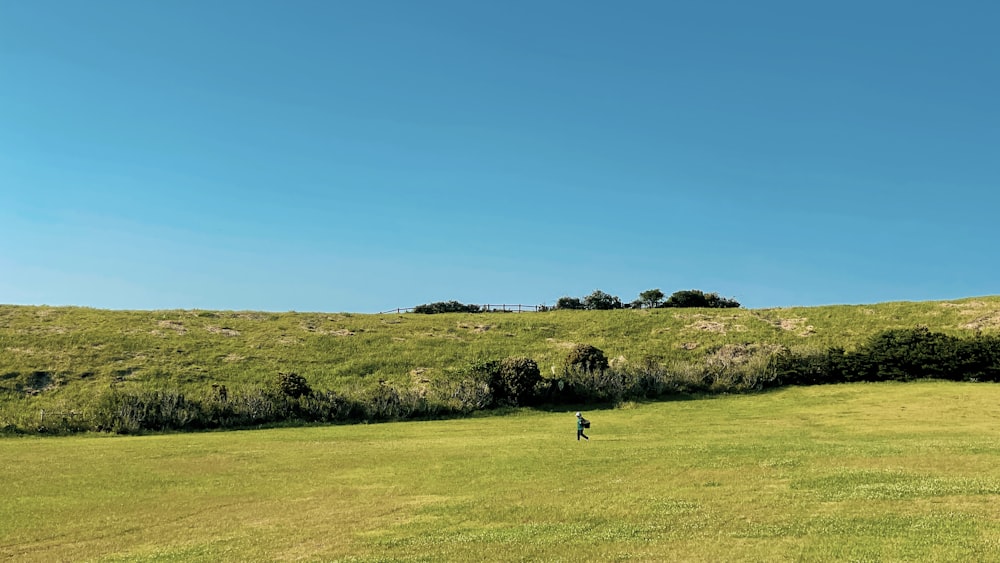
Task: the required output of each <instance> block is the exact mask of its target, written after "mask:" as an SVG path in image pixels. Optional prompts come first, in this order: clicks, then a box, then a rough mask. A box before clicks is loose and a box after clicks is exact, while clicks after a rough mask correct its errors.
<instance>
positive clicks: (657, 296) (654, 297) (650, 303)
mask: <svg viewBox="0 0 1000 563" xmlns="http://www.w3.org/2000/svg"><path fill="white" fill-rule="evenodd" d="M638 302H639V304H640V305H641V306H642V307H645V308H646V309H655V308H656V307H659V306H660V304H661V303H663V292H662V291H660V290H659V289H647V290H646V291H643V292H642V293H640V294H639V299H638Z"/></svg>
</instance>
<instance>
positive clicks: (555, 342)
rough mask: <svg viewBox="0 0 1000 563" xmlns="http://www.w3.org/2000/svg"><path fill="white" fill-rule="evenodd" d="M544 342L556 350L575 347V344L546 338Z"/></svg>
mask: <svg viewBox="0 0 1000 563" xmlns="http://www.w3.org/2000/svg"><path fill="white" fill-rule="evenodd" d="M545 341H546V342H548V343H549V344H552V345H553V346H555V347H556V348H566V349H567V350H568V349H570V348H572V347H574V346H576V342H566V341H564V340H556V339H555V338H546V339H545Z"/></svg>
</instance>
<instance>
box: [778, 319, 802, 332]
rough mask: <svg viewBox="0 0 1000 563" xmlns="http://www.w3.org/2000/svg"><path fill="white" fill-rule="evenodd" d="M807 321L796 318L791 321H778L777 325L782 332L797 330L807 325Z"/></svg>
mask: <svg viewBox="0 0 1000 563" xmlns="http://www.w3.org/2000/svg"><path fill="white" fill-rule="evenodd" d="M805 322H806V319H805V318H804V317H795V318H791V319H780V320H779V321H777V323H776V324H777V325H778V327H779V328H781V330H796V329H798V328H799V327H800V326H802V325H803V324H805Z"/></svg>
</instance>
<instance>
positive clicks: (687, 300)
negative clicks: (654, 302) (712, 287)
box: [661, 289, 740, 309]
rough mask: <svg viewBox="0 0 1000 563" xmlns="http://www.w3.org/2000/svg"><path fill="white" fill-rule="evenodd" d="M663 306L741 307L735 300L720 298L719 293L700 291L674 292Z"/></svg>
mask: <svg viewBox="0 0 1000 563" xmlns="http://www.w3.org/2000/svg"><path fill="white" fill-rule="evenodd" d="M661 306H662V307H707V308H711V309H726V308H736V307H739V306H740V304H739V302H737V301H736V300H735V299H727V298H725V297H719V294H718V293H705V292H703V291H701V290H700V289H688V290H684V291H676V292H674V293H673V294H672V295H671V296H670V297H668V298H667V300H666V301H664V302H663V305H661Z"/></svg>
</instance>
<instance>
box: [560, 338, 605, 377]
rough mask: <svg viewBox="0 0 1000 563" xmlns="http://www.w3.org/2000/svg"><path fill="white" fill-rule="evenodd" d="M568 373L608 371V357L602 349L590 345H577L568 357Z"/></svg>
mask: <svg viewBox="0 0 1000 563" xmlns="http://www.w3.org/2000/svg"><path fill="white" fill-rule="evenodd" d="M565 367H566V369H567V371H585V372H591V371H604V370H606V369H608V357H607V356H605V355H604V352H603V351H602V350H601V349H600V348H595V347H593V346H591V345H590V344H577V345H576V346H574V347H573V349H572V350H570V351H569V354H568V355H567V356H566V362H565Z"/></svg>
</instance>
